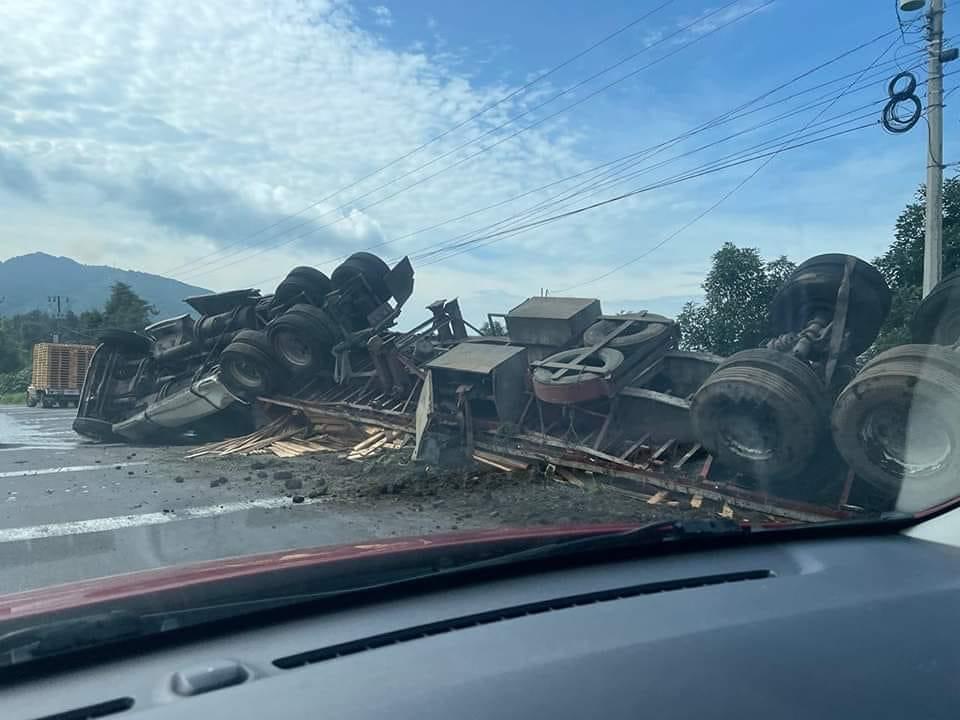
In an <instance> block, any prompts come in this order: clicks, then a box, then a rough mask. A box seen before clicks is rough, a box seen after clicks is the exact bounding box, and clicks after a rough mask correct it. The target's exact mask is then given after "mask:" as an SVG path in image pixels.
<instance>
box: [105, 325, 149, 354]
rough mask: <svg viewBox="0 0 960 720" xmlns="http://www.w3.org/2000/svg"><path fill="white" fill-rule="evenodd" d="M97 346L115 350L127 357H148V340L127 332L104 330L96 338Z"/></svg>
mask: <svg viewBox="0 0 960 720" xmlns="http://www.w3.org/2000/svg"><path fill="white" fill-rule="evenodd" d="M97 344H98V345H106V346H108V347H110V348H115V349H117V350H119V351H120V352H123V353H126V354H128V355H149V354H150V348H151V342H150V338H148V337H145V336H143V335H140V334H138V333H135V332H130V331H129V330H114V329H110V330H104V331H103V332H101V333H100V335H99V336H98V337H97Z"/></svg>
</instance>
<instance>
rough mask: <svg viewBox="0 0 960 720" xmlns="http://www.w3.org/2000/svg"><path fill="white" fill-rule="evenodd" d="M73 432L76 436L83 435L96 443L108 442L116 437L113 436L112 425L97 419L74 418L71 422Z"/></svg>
mask: <svg viewBox="0 0 960 720" xmlns="http://www.w3.org/2000/svg"><path fill="white" fill-rule="evenodd" d="M73 431H74V432H75V433H77V434H78V435H83V436H84V437H87V438H90V439H91V440H96V441H97V442H108V441H109V440H113V439H114V438H115V437H116V436H115V435H114V434H113V425H112V424H111V423H108V422H107V421H106V420H100V419H98V418H90V417H78V418H75V419H74V421H73Z"/></svg>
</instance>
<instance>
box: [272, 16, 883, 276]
mask: <svg viewBox="0 0 960 720" xmlns="http://www.w3.org/2000/svg"><path fill="white" fill-rule="evenodd" d="M894 32H895V31H889V32H885V33H881V34H880V35H878V36H876V37H874V38H871V39H869V40H867V41H865V42H863V43H861V44H859V45H857V46H855V47H853V48H851V49H849V50H846V51H844V52H843V53H840V54H838V55H836V56H834V57H833V58H830V59H829V60H826V61H824V62H822V63H820V64H818V65H816V66H815V67H813V68H811V69H809V70H807V71H805V72H803V73H800V74H799V75H796V76H794V77H793V78H791V79H789V80H787V81H785V82H783V83H781V84H779V85H777V86H775V87H774V88H772V89H770V90H768V91H766V92H764V93H762V94H760V95H758V96H756V97H754V98H752V99H751V100H749V101H747V102H745V103H743V104H741V105H739V106H737V107H734V108H732V109H731V110H728V111H726V112H725V113H722V114H721V115H719V116H717V117H715V118H713V119H711V120H709V121H707V122H706V123H703V124H701V125H699V126H697V127H695V128H692V129H690V130H688V131H686V132H684V133H681V134H680V135H678V136H676V137H674V138H671V139H669V140H667V141H664V142H662V143H658V144H656V145H653V146H651V147H648V148H644V149H642V150H639V151H636V152H634V153H630V154H628V155H626V156H622V157H620V158H616V159H614V160H611V161H608V162H606V163H602V164H600V165H597V166H595V167H592V168H590V169H588V170H584V171H581V172H579V173H575V174H573V175H570V176H568V177H565V178H561V179H559V180H555V181H553V182H550V183H547V184H546V185H542V186H540V187H538V188H533V189H531V190H527V191H525V192H523V193H520V194H518V195H514V196H512V197H509V198H506V199H504V200H501V201H498V202H496V203H492V204H490V205H486V206H484V207H481V208H478V209H476V210H472V211H470V212H467V213H463V214H461V215H458V216H456V217H453V218H449V219H447V220H444V221H442V222H439V223H433V224H431V225H428V226H426V227H423V228H420V229H418V230H415V231H413V232H410V233H406V234H404V235H401V236H398V237H396V238H392V239H387V240H384V241H382V242H380V243H377V244H375V245H372V246H370V247H368V248H365V249H366V250H368V251H369V250H374V249H377V248H379V247H383V246H386V245H390V244H392V243H395V242H398V241H400V240H404V239H408V238H410V237H413V236H415V235H419V234H421V233H424V232H427V231H429V230H433V229H436V228H439V227H442V226H444V225H447V224H450V223H452V222H457V221H460V220H463V219H466V218H468V217H471V216H473V215H477V214H479V213H481V212H485V211H487V210H490V209H493V208H496V207H500V206H503V205H505V204H508V203H511V202H513V201H515V200H518V199H521V198H523V197H527V196H530V195H532V194H535V193H538V192H541V191H543V190H546V189H549V188H551V187H556V186H557V185H562V184H564V183H566V182H568V181H571V180H574V179H578V178H582V177H586V180H585V181H584V182H587V183H590V182H592V181H595V179H596V177H598V175H597V172H598V171H603V170H604V169H605V168H610V167H611V166H617V165H618V164H622V163H623V162H624V161H630V160H631V159H634V158H637V157H640V156H645V155H646V154H648V153H650V152H651V151H656V150H658V149H663V148H667V147H670V146H672V145H674V144H677V143H679V142H680V141H681V140H683V139H685V138H688V137H692V136H694V135H696V134H699V133H701V132H704V131H706V130H709V129H711V128H713V127H716V126H718V125H720V124H722V123H724V122H729V121H733V120H736V119H739V118H741V117H745V116H748V115H751V114H754V113H756V112H759V111H761V110H764V109H767V108H769V107H773V106H775V105H778V104H781V103H783V102H786V101H788V100H791V99H794V98H797V97H800V96H802V95H805V94H808V93H811V92H814V91H816V90H819V89H821V88H823V87H826V86H829V85H831V84H835V83H837V82H840V81H842V80H845V79H848V78H850V77H853V76H858V78H862V77H863V75H864V71H863V70H861V71H855V72H852V73H848V74H844V75H842V76H840V77H838V78H834V79H831V80H829V81H825V82H822V83H819V84H817V85H815V86H813V87H809V88H806V89H804V90H801V91H798V92H796V93H793V94H791V95H788V96H786V97H783V98H780V99H779V100H776V101H773V102H770V103H767V104H765V105H761V106H759V107H756V108H753V109H746V108H750V106H751V105H754V104H756V103H757V102H758V101H760V100H763V99H765V98H768V97H770V96H771V95H774V94H775V93H777V92H779V91H780V90H782V89H785V88H786V87H788V86H790V85H791V84H794V83H796V82H798V81H800V80H802V79H804V78H806V77H808V76H810V75H812V74H814V73H815V72H817V71H819V70H822V69H823V68H825V67H827V66H829V65H831V64H834V63H836V62H838V61H840V60H842V59H843V58H845V57H847V56H849V55H851V54H853V53H855V52H858V51H860V50H862V49H864V48H865V47H868V46H869V45H872V44H874V43H876V42H878V41H879V40H882V39H884V38H886V37H889V35H890V34H891V33H894ZM894 62H895V61H892V60H891V61H888V63H883V64H881V65H891V66H892V65H893V64H894ZM868 69H869V68H868ZM878 76H879V75H878ZM866 88H867V85H864V87H862V88H858V90H860V89H866ZM830 96H832V93H831V94H830ZM823 97H828V96H823ZM823 102H829V100H823V101H822V102H816V103H814V104H812V105H809V106H805V108H802V109H807V108H809V107H815V106H816V105H818V104H822V103H823ZM879 102H883V101H879ZM738 110H741V111H742V112H741V113H740V114H736V113H737V111H738ZM796 112H797V111H791V112H789V113H786V114H784V115H782V116H778V118H777V119H779V118H780V117H784V116H788V115H792V114H796ZM763 124H764V125H765V124H769V121H768V122H766V123H763ZM641 159H643V158H642V157H641ZM615 169H616V168H615ZM564 192H566V191H564ZM550 200H552V198H548V201H550ZM527 212H529V211H527ZM512 217H513V216H511V218H507V219H508V220H509V219H512ZM503 222H504V221H500V222H499V223H494V224H493V226H496V225H499V224H502V223H503ZM489 227H491V226H486V227H485V228H480V230H485V229H488V228H489ZM474 232H476V231H471V232H470V233H466V234H465V235H462V236H457V237H456V238H453V240H457V239H461V238H463V237H466V236H469V235H470V234H471V233H474ZM343 257H346V256H340V257H333V258H329V259H326V260H323V261H321V262H320V263H318V264H321V265H322V264H326V263H332V262H336V261H338V260H341V259H342V258H343ZM280 277H282V275H278V276H275V277H271V278H267V279H264V280H262V281H258V282H257V283H254V285H258V286H259V285H261V284H266V283H268V282H272V281H274V280H277V279H279V278H280Z"/></svg>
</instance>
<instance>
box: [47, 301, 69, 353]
mask: <svg viewBox="0 0 960 720" xmlns="http://www.w3.org/2000/svg"><path fill="white" fill-rule="evenodd" d="M47 302H48V303H50V304H51V305H52V304H53V303H56V304H57V314H56V320H57V329H56V331H55V332H54V333H53V341H54V342H55V343H56V342H60V320H61V319H62V318H63V307H62V305H61V303H66V304H67V305H69V303H70V298H68V297H61V296H60V295H48V296H47Z"/></svg>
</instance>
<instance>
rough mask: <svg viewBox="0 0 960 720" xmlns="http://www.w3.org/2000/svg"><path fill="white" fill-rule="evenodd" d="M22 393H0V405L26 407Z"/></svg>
mask: <svg viewBox="0 0 960 720" xmlns="http://www.w3.org/2000/svg"><path fill="white" fill-rule="evenodd" d="M24 399H25V398H24V392H23V391H20V392H8V393H0V405H26V402H25V401H24Z"/></svg>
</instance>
